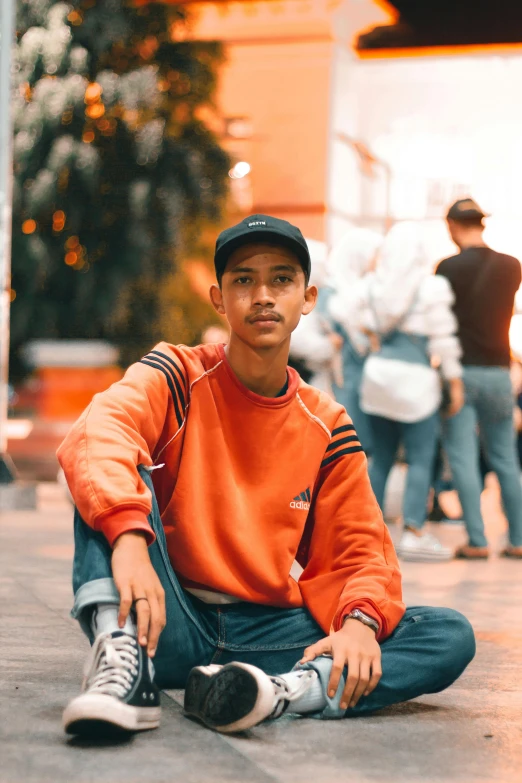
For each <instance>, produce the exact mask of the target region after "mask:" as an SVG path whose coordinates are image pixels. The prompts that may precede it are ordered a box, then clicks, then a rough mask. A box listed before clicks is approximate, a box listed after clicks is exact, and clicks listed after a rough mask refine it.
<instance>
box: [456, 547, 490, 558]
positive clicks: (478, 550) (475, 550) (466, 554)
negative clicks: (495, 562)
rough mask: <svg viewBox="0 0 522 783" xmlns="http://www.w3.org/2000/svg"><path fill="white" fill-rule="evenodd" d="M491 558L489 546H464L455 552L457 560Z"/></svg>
mask: <svg viewBox="0 0 522 783" xmlns="http://www.w3.org/2000/svg"><path fill="white" fill-rule="evenodd" d="M488 557H489V549H488V548H487V546H470V545H469V544H464V546H460V547H459V548H458V549H457V550H456V552H455V558H456V559H457V560H487V559H488Z"/></svg>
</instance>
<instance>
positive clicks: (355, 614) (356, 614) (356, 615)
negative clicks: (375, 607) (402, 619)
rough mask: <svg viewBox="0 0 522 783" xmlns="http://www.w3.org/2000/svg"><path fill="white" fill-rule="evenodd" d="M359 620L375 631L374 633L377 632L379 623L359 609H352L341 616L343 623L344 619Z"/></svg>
mask: <svg viewBox="0 0 522 783" xmlns="http://www.w3.org/2000/svg"><path fill="white" fill-rule="evenodd" d="M348 619H351V620H359V622H360V623H363V625H367V626H368V628H371V629H372V631H375V633H376V634H377V633H379V623H378V622H377V620H374V619H373V617H368V615H367V614H364V612H361V610H360V609H352V611H351V612H350V614H345V615H344V617H343V623H344V621H345V620H348Z"/></svg>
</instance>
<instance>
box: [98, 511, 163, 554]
mask: <svg viewBox="0 0 522 783" xmlns="http://www.w3.org/2000/svg"><path fill="white" fill-rule="evenodd" d="M94 527H95V530H100V531H101V532H102V533H103V535H104V536H105V538H106V539H107V541H108V542H109V544H110V546H111V547H113V546H114V543H115V541H116V539H117V538H118V537H119V536H121V535H122V533H144V534H145V539H146V541H147V546H150V545H151V544H153V543H154V541H155V540H156V536H155V535H154V531H153V530H152V528H151V526H150V525H149V521H148V519H147V514H145V512H144V511H143V510H141V509H136V508H123V509H119V510H118V509H117V510H114V511H111V512H110V513H109V514H107V516H105V517H103V518H102V519H101V520H100V519H97V520H96V521H95V523H94Z"/></svg>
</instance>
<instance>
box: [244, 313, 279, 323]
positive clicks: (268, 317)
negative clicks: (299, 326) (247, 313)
mask: <svg viewBox="0 0 522 783" xmlns="http://www.w3.org/2000/svg"><path fill="white" fill-rule="evenodd" d="M280 320H281V318H280V316H279V315H278V314H277V313H259V314H258V315H253V316H251V318H249V319H248V322H249V323H251V324H255V323H259V322H264V323H274V322H277V321H280Z"/></svg>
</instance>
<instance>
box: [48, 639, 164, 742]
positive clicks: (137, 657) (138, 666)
mask: <svg viewBox="0 0 522 783" xmlns="http://www.w3.org/2000/svg"><path fill="white" fill-rule="evenodd" d="M153 676H154V670H153V668H152V663H151V661H150V659H149V657H148V655H147V651H146V650H144V649H143V647H141V646H140V645H139V644H138V641H137V639H135V638H134V637H133V636H130V635H129V634H126V633H124V632H123V631H114V632H113V633H102V634H100V635H99V636H98V637H97V638H96V641H95V642H94V645H93V647H92V650H91V654H90V657H89V660H88V663H87V669H86V673H85V677H84V680H83V685H82V692H81V693H80V695H79V696H77V697H76V698H75V699H73V700H72V701H71V702H69V704H68V705H67V707H66V708H65V710H64V713H63V727H64V729H65V731H66V732H67V734H83V735H94V734H96V735H97V734H107V733H109V732H110V731H111V730H116V731H126V732H127V731H129V732H130V731H143V730H145V729H155V728H157V727H158V726H159V723H160V714H161V707H160V696H159V690H158V688H157V687H156V685H155V684H154V682H153Z"/></svg>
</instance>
